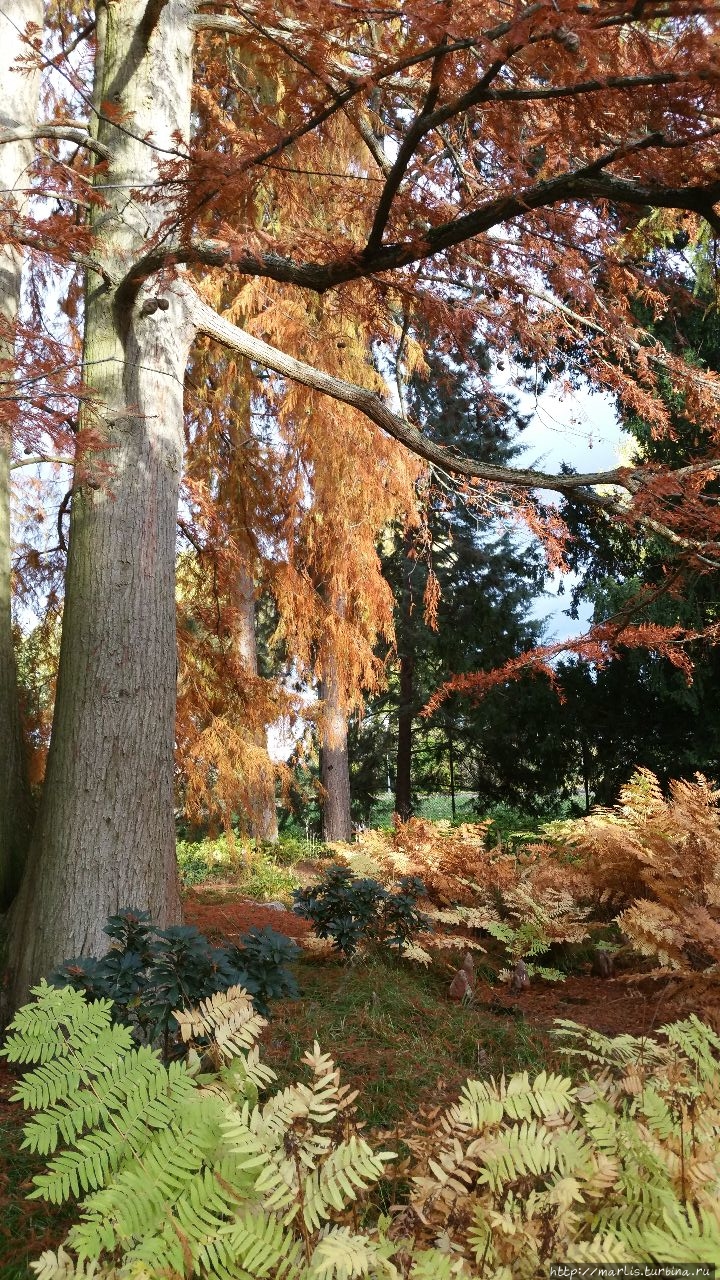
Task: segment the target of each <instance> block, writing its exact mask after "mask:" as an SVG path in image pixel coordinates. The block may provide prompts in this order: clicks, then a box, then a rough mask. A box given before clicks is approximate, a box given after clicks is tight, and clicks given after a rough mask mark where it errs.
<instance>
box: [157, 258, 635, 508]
mask: <svg viewBox="0 0 720 1280" xmlns="http://www.w3.org/2000/svg"><path fill="white" fill-rule="evenodd" d="M174 287H175V288H176V289H179V290H181V292H182V294H183V296H184V298H185V300H186V304H187V307H188V311H189V314H190V316H191V318H192V320H193V322H194V323H195V324H196V325H197V328H198V330H199V331H200V332H201V333H204V334H206V335H207V336H208V337H211V338H215V340H216V341H217V342H220V343H221V344H222V345H223V346H225V347H229V348H231V349H232V350H233V351H237V352H239V353H240V354H241V355H244V356H246V357H247V358H248V359H249V360H254V361H256V362H257V363H258V364H261V365H262V366H263V367H264V368H266V369H271V370H272V371H273V372H274V373H279V374H280V375H281V376H283V377H286V378H290V379H291V380H292V381H293V382H299V383H301V384H302V385H303V386H305V387H311V388H312V389H313V390H315V391H320V392H322V393H323V395H328V396H331V397H332V398H333V399H334V400H339V401H341V402H342V403H343V404H347V405H350V406H351V407H352V408H353V409H357V410H358V411H359V412H360V413H362V414H364V415H365V417H366V418H369V420H370V421H371V422H374V423H375V425H376V426H378V427H380V428H381V430H383V431H385V432H386V433H387V435H389V436H392V437H393V439H394V440H397V441H399V442H400V443H401V444H403V445H405V446H406V448H408V449H410V450H411V452H412V453H414V454H416V455H417V456H418V457H420V458H423V459H424V460H425V461H426V462H429V463H432V464H433V465H435V466H439V467H441V468H442V469H443V470H445V471H450V472H453V473H454V474H455V475H460V476H466V477H468V478H469V479H479V480H486V481H489V482H490V483H493V484H504V485H508V486H512V487H515V488H521V489H549V490H552V491H553V492H555V493H562V494H566V495H572V496H573V497H575V498H579V499H580V500H583V499H585V498H586V497H587V496H588V495H587V493H586V491H588V490H590V489H591V488H592V487H593V486H596V485H613V486H615V487H618V488H621V489H624V490H626V491H627V493H632V491H633V483H632V476H633V469H632V468H618V469H617V470H613V471H596V472H588V473H585V474H583V475H556V474H553V473H548V472H543V471H535V470H533V469H522V468H514V467H498V466H493V465H491V464H490V463H485V462H478V461H476V460H475V459H472V458H467V457H464V456H463V455H462V454H456V453H455V452H454V451H453V450H452V449H447V448H444V447H443V446H442V445H439V444H436V443H435V442H434V441H432V440H429V439H428V438H427V436H424V435H423V434H422V432H421V431H420V430H419V429H418V428H417V427H416V426H414V425H413V423H411V422H409V421H408V420H407V419H406V418H402V417H400V416H399V415H398V414H396V413H394V412H393V411H392V409H390V408H389V407H388V405H387V404H386V403H385V402H384V401H383V400H382V399H381V398H380V396H378V395H376V394H375V392H373V391H368V390H367V388H365V387H361V386H358V385H357V384H356V383H353V382H346V381H344V379H342V378H336V377H334V376H333V375H332V374H329V373H325V372H323V371H322V370H321V369H316V368H315V367H314V366H313V365H309V364H306V363H305V362H304V361H303V360H296V359H295V357H294V356H290V355H287V354H286V353H285V352H283V351H280V350H279V349H278V348H277V347H273V346H271V345H270V344H269V343H267V342H263V341H262V339H260V338H255V337H253V335H252V334H249V333H247V332H246V330H244V329H241V328H239V327H238V326H237V325H234V324H231V322H230V321H229V320H225V319H224V318H223V317H222V316H220V315H218V313H217V312H216V311H215V310H213V308H212V307H210V306H208V304H207V303H205V302H203V301H202V299H201V298H199V297H198V295H197V294H196V293H195V292H194V291H193V290H192V289H191V288H190V286H189V285H187V284H186V283H185V282H184V281H177V282H176V284H175V286H174ZM593 496H594V495H593ZM604 505H606V504H605V503H604Z"/></svg>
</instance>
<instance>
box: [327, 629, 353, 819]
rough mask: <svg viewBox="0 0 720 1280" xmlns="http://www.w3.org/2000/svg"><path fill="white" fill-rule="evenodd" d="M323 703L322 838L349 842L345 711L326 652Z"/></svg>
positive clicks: (331, 660)
mask: <svg viewBox="0 0 720 1280" xmlns="http://www.w3.org/2000/svg"><path fill="white" fill-rule="evenodd" d="M320 697H321V699H322V703H323V717H322V742H321V746H320V783H321V785H322V788H323V801H322V811H323V836H324V838H325V839H326V840H350V839H352V819H351V817H350V765H349V761H348V743H347V710H346V708H345V705H344V702H343V698H342V688H341V683H340V677H339V672H338V664H337V658H336V657H335V655H334V654H333V653H331V652H329V653H328V654H327V655H326V656H325V659H324V662H323V675H322V680H321V681H320Z"/></svg>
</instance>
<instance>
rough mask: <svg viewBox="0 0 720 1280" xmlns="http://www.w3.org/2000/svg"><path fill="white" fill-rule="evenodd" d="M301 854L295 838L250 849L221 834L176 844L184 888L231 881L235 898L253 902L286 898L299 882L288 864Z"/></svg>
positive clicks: (292, 863) (291, 865)
mask: <svg viewBox="0 0 720 1280" xmlns="http://www.w3.org/2000/svg"><path fill="white" fill-rule="evenodd" d="M302 857H303V851H302V845H301V844H300V842H299V841H292V842H278V844H277V845H274V844H268V845H262V846H260V847H259V848H254V847H252V846H251V845H248V844H243V843H241V841H239V840H238V841H235V842H234V843H233V844H230V843H229V841H228V840H227V838H226V837H225V836H220V837H218V839H216V840H202V841H199V842H197V843H193V844H191V843H189V842H187V841H178V844H177V859H178V870H179V872H180V882H181V884H182V885H183V887H184V888H191V887H193V886H195V885H201V884H202V885H205V884H213V883H218V882H223V883H227V882H228V881H232V883H233V887H234V889H235V890H236V891H237V894H238V896H239V897H244V898H253V899H255V900H256V901H257V902H269V901H272V900H273V899H283V900H287V899H289V898H290V897H291V895H292V891H293V889H296V888H297V887H298V885H299V883H300V882H299V880H298V879H297V877H296V876H294V875H293V872H292V867H293V865H294V863H296V862H299V861H300V860H301V859H302Z"/></svg>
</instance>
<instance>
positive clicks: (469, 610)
mask: <svg viewBox="0 0 720 1280" xmlns="http://www.w3.org/2000/svg"><path fill="white" fill-rule="evenodd" d="M426 359H427V365H428V376H427V377H425V376H422V377H421V376H419V375H415V376H414V377H413V378H412V379H411V380H410V383H409V387H408V396H407V402H408V403H407V409H408V412H409V414H410V415H411V416H412V417H413V419H414V420H415V421H417V422H419V423H420V424H421V425H422V427H423V429H424V431H425V433H426V434H427V435H428V436H429V437H430V438H431V439H433V440H434V441H436V442H437V443H439V444H441V445H447V444H448V443H450V442H452V443H453V444H455V445H456V446H457V445H459V446H460V447H461V448H462V449H463V451H464V452H465V453H466V454H467V455H470V456H472V457H474V458H479V459H482V460H483V461H486V462H491V463H496V464H503V463H507V462H508V461H509V460H510V459H512V458H514V457H516V456H517V454H518V453H519V452H520V448H521V446H520V445H519V444H518V442H517V433H518V431H521V430H522V428H523V426H524V425H525V424H524V422H523V420H522V419H521V417H520V415H519V413H518V411H517V407H516V405H515V404H514V403H513V402H512V401H508V400H506V401H503V400H501V399H500V398H499V397H498V398H497V400H496V401H495V402H494V403H493V404H491V405H487V404H484V403H483V402H482V401H481V399H480V397H479V394H478V383H477V370H478V368H482V367H483V364H484V362H485V353H484V351H483V348H482V346H481V344H480V343H477V342H476V343H475V344H474V346H473V347H472V348H471V349H470V350H469V351H468V355H467V361H466V363H465V364H464V365H459V364H457V363H453V362H450V361H449V359H448V357H447V356H446V355H445V354H444V352H443V349H442V346H441V345H440V344H437V345H435V346H433V347H431V348H430V349H429V351H428V352H427V353H426ZM501 497H502V495H498V508H497V514H496V512H495V511H494V510H493V508H491V507H490V508H488V506H487V495H485V505H483V506H480V505H479V504H478V502H477V498H476V495H474V494H473V492H472V490H470V489H465V490H461V489H459V488H458V487H457V485H451V484H448V483H446V482H445V478H444V477H443V476H442V475H440V474H438V473H434V474H432V475H431V477H430V481H429V484H428V487H427V491H426V494H425V502H424V520H425V522H424V524H423V525H422V526H421V527H420V528H419V529H418V528H415V529H406V530H392V531H389V532H388V535H387V538H386V545H385V547H384V548H383V561H384V571H385V574H386V577H387V578H388V581H389V582H390V583H391V584H392V587H393V591H394V595H395V634H396V644H395V651H394V652H393V653H391V654H390V656H389V659H388V668H389V669H388V687H387V689H386V690H385V691H384V692H383V693H382V694H381V695H380V696H378V697H376V698H374V699H373V700H372V701H371V703H370V706H369V708H368V711H367V713H366V715H365V717H364V718H363V720H362V721H361V722H360V723H359V724H356V725H355V727H354V731H353V734H352V743H351V756H352V770H353V794H354V796H355V798H356V808H357V812H358V816H362V817H363V818H365V819H366V818H367V814H368V812H369V808H370V804H371V801H372V797H373V796H374V795H376V794H377V793H378V792H379V791H381V790H383V789H385V787H386V786H387V785H388V780H389V778H390V777H392V779H393V783H394V790H395V808H396V811H397V813H398V814H399V815H400V816H401V817H402V818H403V819H406V818H408V817H409V816H410V814H411V813H412V810H413V793H414V792H416V791H418V790H421V791H431V790H438V789H440V790H445V791H449V792H450V795H451V802H452V808H453V813H455V793H456V791H457V790H459V789H465V788H470V789H472V790H474V791H477V792H478V793H479V794H480V796H482V798H483V800H488V799H498V798H500V797H504V796H506V795H508V794H512V796H513V798H515V799H518V798H520V796H524V794H525V789H526V787H527V786H530V784H531V781H532V782H533V783H535V782H536V781H537V779H536V777H535V775H536V772H537V763H535V764H534V765H533V766H530V767H529V772H528V773H527V774H525V773H524V772H523V759H522V757H520V758H518V754H517V747H518V734H517V727H518V715H521V714H523V713H521V712H520V707H521V705H523V704H524V703H527V702H528V699H530V701H532V700H533V698H535V699H536V700H537V698H536V695H534V694H533V693H532V692H530V691H529V688H528V687H527V685H528V684H529V682H527V684H526V686H525V687H522V688H520V687H515V688H512V689H505V690H503V689H499V690H496V691H493V693H491V694H490V695H489V697H488V698H487V699H484V700H483V702H482V703H481V704H480V705H478V706H477V707H473V706H471V705H469V704H468V702H467V700H466V699H463V698H461V697H460V696H458V695H454V696H451V697H450V698H449V699H448V700H447V701H446V702H445V703H444V704H443V706H442V707H440V708H439V709H438V711H436V712H435V713H434V714H433V715H432V716H430V717H428V718H423V717H422V714H421V713H422V709H423V707H424V705H425V703H426V702H427V700H428V698H429V697H430V695H431V694H432V693H433V691H434V690H435V689H436V688H437V687H438V686H439V685H440V684H442V683H443V681H444V680H446V679H448V678H449V677H450V676H451V675H453V674H456V673H460V672H464V671H470V670H478V669H484V670H492V669H493V668H494V667H497V666H499V665H501V664H502V663H503V662H506V661H507V660H508V658H511V657H512V656H513V655H515V654H516V653H518V652H520V651H522V650H523V649H526V648H531V647H532V646H533V645H534V644H536V643H537V642H538V640H539V638H540V633H541V630H542V627H541V624H540V623H539V622H538V621H537V620H534V619H533V618H531V616H530V611H531V607H532V604H533V601H534V599H535V597H536V595H537V593H538V590H539V587H540V581H541V570H540V557H539V556H538V555H537V554H536V552H535V551H534V549H533V546H532V544H528V543H527V542H525V543H522V542H520V541H519V540H518V538H517V537H515V536H513V535H512V534H511V533H509V532H508V530H507V528H505V527H504V526H503V522H502V518H501ZM540 697H541V699H542V700H543V702H545V703H546V702H547V699H546V698H543V695H540ZM503 735H505V739H506V742H507V749H504V743H503V742H502V739H503ZM525 745H526V746H529V747H531V745H532V744H531V743H530V742H527V743H526V744H525ZM530 755H532V751H530ZM543 785H544V784H543Z"/></svg>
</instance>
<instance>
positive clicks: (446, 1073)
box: [265, 957, 552, 1128]
mask: <svg viewBox="0 0 720 1280" xmlns="http://www.w3.org/2000/svg"><path fill="white" fill-rule="evenodd" d="M297 976H298V981H299V984H300V990H301V993H302V995H301V999H300V1000H299V1001H293V1002H292V1003H290V1002H286V1003H284V1004H282V1005H276V1006H274V1007H273V1019H272V1022H271V1024H270V1027H269V1028H268V1031H267V1032H266V1042H267V1043H266V1050H265V1058H266V1061H267V1062H268V1064H269V1065H270V1066H272V1067H273V1068H274V1070H276V1071H277V1072H278V1074H279V1076H280V1083H281V1084H282V1085H285V1084H288V1083H289V1082H290V1081H291V1080H295V1079H297V1078H298V1076H299V1073H300V1072H301V1071H302V1068H301V1066H300V1059H301V1057H302V1055H303V1053H304V1052H305V1050H306V1049H307V1048H309V1047H310V1046H311V1045H312V1044H313V1041H315V1040H317V1041H318V1042H319V1043H320V1046H321V1048H322V1049H324V1050H325V1052H327V1053H331V1054H332V1055H333V1057H334V1058H335V1060H336V1063H337V1065H338V1066H339V1067H340V1069H341V1071H342V1076H343V1080H344V1081H345V1083H347V1084H350V1085H351V1086H352V1087H353V1088H354V1089H358V1090H359V1091H360V1092H359V1097H358V1102H357V1104H358V1108H359V1112H360V1115H361V1117H362V1119H363V1120H365V1121H366V1122H367V1123H368V1124H369V1125H370V1126H372V1127H380V1128H388V1127H392V1126H393V1125H394V1124H395V1123H396V1122H397V1121H398V1120H399V1119H400V1118H401V1117H403V1116H406V1115H408V1114H413V1113H414V1112H416V1111H417V1110H418V1108H419V1107H420V1106H422V1105H427V1104H431V1105H438V1104H443V1105H445V1104H446V1103H449V1102H450V1101H452V1100H454V1099H455V1098H456V1097H457V1094H458V1092H459V1090H460V1088H461V1087H462V1085H463V1083H464V1082H465V1080H466V1079H467V1078H468V1076H489V1075H500V1074H502V1072H503V1071H504V1072H505V1073H506V1075H511V1074H512V1072H513V1071H519V1070H525V1069H527V1070H529V1071H530V1072H531V1073H532V1072H538V1071H541V1070H542V1069H543V1067H544V1066H545V1065H546V1064H547V1061H548V1058H549V1056H551V1054H552V1047H551V1043H550V1041H549V1038H548V1037H547V1036H546V1035H545V1034H544V1033H543V1032H541V1031H538V1030H535V1029H530V1028H529V1027H528V1026H527V1025H526V1024H525V1023H524V1022H522V1021H519V1020H516V1019H514V1018H510V1017H508V1018H506V1019H500V1018H497V1017H495V1016H493V1015H492V1014H489V1013H487V1012H486V1011H483V1010H481V1009H478V1008H475V1007H474V1006H473V1005H455V1004H450V1003H449V1002H448V1000H447V994H446V993H447V983H448V977H447V976H446V975H445V974H444V973H443V972H440V971H437V972H436V971H429V972H427V971H423V970H420V969H418V968H416V967H410V965H408V964H407V963H404V962H403V961H396V960H394V959H392V958H387V959H386V958H384V957H383V958H379V957H373V958H372V959H368V960H360V961H356V962H354V963H352V964H346V965H342V964H340V963H339V962H336V961H334V960H332V959H328V960H323V961H322V962H319V961H318V960H317V959H316V958H305V959H303V960H301V962H300V964H299V966H298V970H297Z"/></svg>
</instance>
